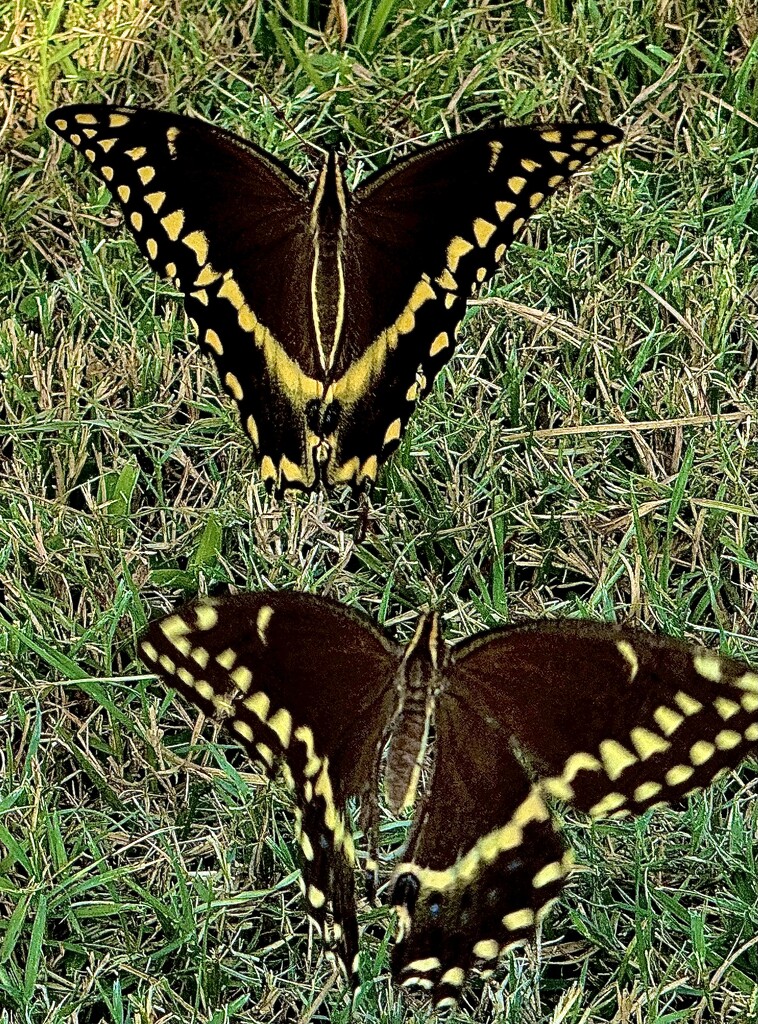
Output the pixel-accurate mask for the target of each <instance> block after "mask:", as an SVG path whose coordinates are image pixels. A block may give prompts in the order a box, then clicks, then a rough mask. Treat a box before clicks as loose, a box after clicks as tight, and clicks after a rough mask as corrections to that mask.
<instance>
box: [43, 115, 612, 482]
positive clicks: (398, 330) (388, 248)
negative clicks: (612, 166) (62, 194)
mask: <svg viewBox="0 0 758 1024" xmlns="http://www.w3.org/2000/svg"><path fill="white" fill-rule="evenodd" d="M47 124H48V126H49V127H50V128H51V129H52V130H54V131H56V132H57V133H58V134H59V135H61V136H62V137H63V138H64V139H65V140H66V141H67V142H69V143H70V144H71V145H73V146H74V147H75V148H76V149H78V150H79V151H80V152H82V153H83V154H84V156H85V157H86V158H87V160H88V161H89V162H90V165H91V167H92V170H93V171H94V172H95V173H96V174H97V175H98V176H99V177H100V178H101V179H102V180H103V181H104V182H105V184H106V185H107V186H108V188H109V189H110V190H111V192H112V193H113V195H114V197H115V198H116V199H117V200H118V201H119V202H120V203H121V206H122V208H123V211H124V217H125V222H126V224H127V226H128V227H129V229H130V230H131V231H132V233H133V234H134V236H135V238H136V239H137V242H138V245H139V246H140V249H141V251H142V252H143V253H144V255H145V256H146V257H147V259H148V260H149V262H150V265H151V266H152V267H153V269H155V270H156V271H157V272H158V273H160V274H162V275H164V276H166V277H168V278H170V279H172V280H174V281H175V282H176V284H177V286H178V287H179V288H180V289H181V290H182V292H183V293H184V296H185V302H186V307H187V312H188V314H189V316H190V318H191V319H192V320H193V321H194V322H195V324H196V325H197V331H198V335H199V339H200V343H201V346H202V347H203V349H204V351H206V352H208V353H209V354H210V355H211V356H212V357H213V359H214V360H215V362H216V365H217V366H218V370H219V374H220V377H221V380H222V383H223V384H224V387H225V388H226V389H227V391H228V392H229V393H230V394H231V395H232V397H233V398H234V400H235V401H236V402H237V404H238V406H239V410H240V416H241V419H242V425H243V428H244V429H245V431H246V433H247V434H248V436H249V437H250V439H251V441H252V442H253V445H254V446H255V449H256V452H257V455H258V458H259V460H260V465H261V474H262V476H263V478H264V480H265V482H266V484H267V486H269V487H270V488H272V489H274V491H275V492H276V493H281V492H282V491H283V490H284V489H286V488H290V487H293V488H301V489H304V490H312V489H314V488H315V487H318V486H319V485H320V484H323V485H324V486H326V487H327V488H329V487H335V486H339V485H350V486H352V487H353V488H366V487H368V486H370V485H371V483H372V482H373V481H374V480H375V478H376V475H377V471H378V467H379V465H380V464H381V463H382V462H383V461H384V460H385V459H386V458H387V457H388V456H389V455H390V454H391V452H392V451H393V450H394V449H395V448H396V447H397V445H398V443H399V441H400V439H401V437H402V434H403V432H404V430H405V427H406V424H407V422H408V419H409V417H410V415H411V413H412V411H413V409H414V408H415V404H416V402H417V401H418V399H419V398H421V397H423V396H424V395H425V394H426V393H427V392H428V390H429V388H430V387H431V384H432V381H433V380H434V377H435V376H436V375H437V373H438V372H439V371H440V369H441V367H442V366H443V365H444V364H445V362H447V360H448V359H449V358H450V356H451V355H452V353H453V350H454V344H455V332H456V329H457V326H458V324H459V322H460V320H461V318H462V316H463V313H464V312H465V308H466V300H467V299H468V298H469V296H470V295H471V294H472V292H473V291H475V290H476V288H477V287H478V286H479V285H480V284H482V283H483V282H484V281H486V280H487V278H488V277H489V276H490V275H491V274H492V273H493V271H494V270H495V268H496V267H497V265H498V263H499V261H500V259H501V258H502V255H503V253H504V252H505V249H506V247H507V245H508V244H509V243H510V241H511V240H512V239H513V238H514V237H515V236H516V234H517V233H518V231H519V230H520V228H521V227H522V225H523V224H524V222H525V221H526V219H527V218H528V217H530V216H531V214H532V213H533V212H534V211H535V210H536V209H537V208H538V207H539V206H540V204H541V203H542V202H543V200H544V199H545V198H546V197H548V196H549V195H550V194H552V192H554V191H555V190H556V189H557V188H558V187H559V186H560V185H561V184H562V183H563V182H564V181H566V180H568V178H569V177H570V176H571V175H572V174H573V173H575V172H576V171H577V170H578V169H579V168H581V167H582V166H584V165H585V164H587V163H588V162H589V160H591V159H592V157H593V156H594V155H595V154H596V153H598V152H600V151H601V150H603V149H606V148H607V147H608V146H610V145H613V144H614V143H616V142H618V141H619V140H620V138H621V132H620V131H619V130H618V129H616V128H613V127H612V126H610V125H606V124H587V125H581V124H579V125H573V124H567V125H554V126H551V127H547V128H502V129H499V128H495V129H484V130H482V131H479V132H472V133H471V134H469V135H464V136H461V137H459V138H455V139H452V140H449V141H447V142H443V143H440V144H438V145H436V146H431V147H428V148H427V149H422V150H420V151H419V152H418V153H416V154H414V155H412V156H410V157H407V158H405V159H403V160H400V161H398V162H396V163H394V164H391V165H390V166H389V167H388V168H386V169H384V170H383V171H381V172H379V173H378V174H376V175H373V176H372V177H371V178H369V179H368V180H367V181H366V182H364V183H363V184H362V185H361V186H359V187H358V188H357V189H356V191H355V193H353V194H352V195H351V194H350V193H349V191H348V189H347V185H346V183H345V180H344V177H343V172H342V165H341V162H340V160H339V159H338V158H337V157H336V156H335V155H334V154H330V155H329V156H328V157H327V159H326V160H325V162H324V164H323V166H322V168H321V171H320V174H319V176H318V179H317V181H316V183H315V185H314V187H313V189H312V191H310V193H309V190H308V187H307V185H306V183H305V182H304V181H303V180H302V179H301V178H299V177H297V176H296V175H294V174H293V173H292V172H291V171H289V170H288V168H287V167H286V166H285V165H284V164H282V163H281V162H280V161H278V160H276V158H274V157H273V156H271V155H270V154H268V153H266V152H265V151H263V150H262V149H260V148H259V147H257V146H254V145H253V144H252V143H249V142H246V141H245V140H243V139H241V138H239V137H237V136H235V135H232V134H231V133H230V132H226V131H223V130H221V129H219V128H216V127H213V126H212V125H208V124H205V123H203V122H201V121H198V120H195V119H192V118H188V117H181V116H179V115H174V114H168V113H161V112H157V111H149V110H136V109H131V108H125V107H109V106H97V105H82V106H71V107H62V108H60V109H58V110H56V111H53V113H52V114H50V115H49V117H48V118H47Z"/></svg>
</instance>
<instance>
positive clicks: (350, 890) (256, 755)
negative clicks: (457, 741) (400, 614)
mask: <svg viewBox="0 0 758 1024" xmlns="http://www.w3.org/2000/svg"><path fill="white" fill-rule="evenodd" d="M141 651H142V655H143V657H144V658H145V660H146V662H147V664H148V665H149V666H150V667H151V669H153V670H154V671H156V672H157V673H158V674H159V675H160V676H161V677H162V678H163V679H164V680H165V681H166V683H168V684H169V685H170V686H173V687H175V688H176V689H178V690H179V691H180V692H181V693H182V694H183V695H184V696H186V697H188V698H189V699H190V700H191V701H193V703H195V704H197V705H198V706H199V707H200V708H201V710H203V711H204V712H205V713H206V714H208V715H212V716H214V717H216V718H217V719H219V720H221V721H223V722H224V723H225V724H226V726H227V727H228V728H229V729H230V730H231V732H232V734H233V735H234V736H235V738H236V739H237V740H238V741H239V742H240V743H241V744H242V745H243V746H244V747H245V748H246V750H247V751H248V752H249V754H250V756H251V757H252V758H253V759H254V760H256V761H257V762H258V763H259V764H260V765H261V766H262V767H263V769H264V770H265V771H266V772H270V771H272V770H273V769H274V768H275V767H276V766H277V765H278V764H281V765H282V770H283V772H284V775H285V779H287V781H288V784H289V785H290V786H291V788H292V789H293V791H294V794H295V800H296V813H297V815H298V818H299V842H300V849H301V854H302V856H301V865H302V877H303V888H304V894H305V897H306V901H307V906H308V912H309V914H310V916H311V917H312V918H313V920H314V921H315V922H316V924H317V925H318V927H319V929H320V930H321V931H322V933H323V934H324V936H325V938H326V939H327V940H329V939H332V938H333V939H334V944H335V946H336V948H337V950H338V952H339V954H340V957H341V959H342V961H343V963H344V964H345V966H346V969H347V970H348V972H350V974H351V976H352V977H353V979H355V977H356V969H357V961H356V956H357V952H358V931H357V923H356V911H355V896H354V868H355V850H354V847H353V838H352V834H351V831H350V828H349V824H348V820H347V817H346V809H345V802H346V800H347V798H348V797H349V796H360V795H361V794H362V793H364V792H365V791H366V790H370V791H375V789H376V785H377V780H376V777H375V770H376V765H377V758H378V751H379V749H380V747H381V745H382V742H383V738H384V736H385V734H386V732H387V729H388V726H389V722H390V720H391V718H392V715H393V714H394V710H395V703H396V694H395V691H394V687H393V685H392V684H393V679H394V675H395V673H396V671H397V667H398V664H399V660H400V653H401V652H400V651H399V649H398V648H397V647H396V646H395V645H394V644H393V643H392V642H391V641H390V640H388V639H387V637H386V636H385V635H384V633H383V632H382V631H381V630H379V629H378V628H377V627H376V626H374V625H373V624H372V623H371V622H370V620H367V619H366V618H365V617H364V616H362V615H360V614H358V613H356V612H353V611H351V610H350V609H348V608H346V607H344V606H342V605H338V604H335V603H333V602H331V601H327V600H325V599H320V598H316V597H313V596H311V595H307V594H285V593H282V594H248V595H240V596H238V597H233V598H224V599H213V598H206V599H201V600H198V601H195V602H192V603H190V604H188V605H186V606H185V607H184V608H181V609H179V610H178V611H177V612H175V613H173V614H172V615H169V616H167V617H165V618H163V619H159V620H157V621H156V622H153V623H152V624H151V625H150V627H149V628H148V630H147V632H146V633H145V636H144V637H143V639H142V641H141ZM330 911H331V914H332V917H333V922H334V924H333V931H332V932H331V934H327V923H328V921H327V915H328V914H329V912H330Z"/></svg>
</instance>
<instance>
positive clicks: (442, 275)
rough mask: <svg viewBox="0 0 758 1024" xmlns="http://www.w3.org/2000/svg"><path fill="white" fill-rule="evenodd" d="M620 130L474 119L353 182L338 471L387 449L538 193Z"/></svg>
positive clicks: (339, 364)
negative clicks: (473, 126) (464, 131)
mask: <svg viewBox="0 0 758 1024" xmlns="http://www.w3.org/2000/svg"><path fill="white" fill-rule="evenodd" d="M621 138H622V133H621V131H619V129H617V128H614V127H613V126H612V125H608V124H558V125H553V126H550V127H545V128H531V127H512V128H492V129H484V130H482V131H478V132H472V133H470V134H468V135H463V136H460V137H458V138H454V139H451V140H448V141H446V142H442V143H439V144H438V145H436V146H431V147H429V148H427V149H423V150H421V151H420V152H418V153H416V154H413V155H412V156H409V157H407V158H406V159H404V160H400V161H398V162H397V163H395V164H391V165H390V166H389V167H388V168H387V169H386V170H383V171H381V172H379V173H378V174H376V175H374V176H373V177H372V178H370V179H369V180H368V181H366V182H365V183H364V184H363V185H361V186H360V187H359V188H358V189H356V191H355V193H354V194H353V197H352V203H351V206H350V209H349V213H348V219H347V238H346V244H345V247H344V260H345V272H344V277H345V308H346V310H347V311H348V313H349V315H348V316H346V318H345V327H344V332H343V341H342V343H341V345H340V350H339V353H338V355H337V359H336V362H335V366H334V373H333V377H332V380H333V392H334V398H335V399H336V400H337V401H338V402H339V403H340V405H341V408H342V417H343V420H342V425H341V427H340V431H339V434H338V445H337V449H338V450H337V458H336V460H335V462H336V465H337V467H343V469H342V470H339V469H338V470H337V472H344V467H345V466H350V465H358V464H360V465H361V466H362V467H365V465H366V463H367V461H368V460H370V459H373V461H372V462H371V463H370V466H371V470H372V471H374V472H375V468H376V465H377V463H378V462H381V461H382V460H383V459H385V458H387V456H388V455H389V454H390V453H391V452H392V450H393V449H394V448H395V447H396V445H397V444H398V443H399V440H400V437H401V436H402V433H403V431H404V429H405V425H406V423H407V421H408V418H409V417H410V415H411V413H412V411H413V409H414V407H415V403H416V401H417V400H418V399H419V398H420V397H422V396H423V395H425V394H426V393H427V392H428V391H429V389H430V387H431V385H432V381H433V380H434V378H435V377H436V375H437V374H438V373H439V371H440V369H441V368H442V366H443V365H444V364H445V363H446V362H447V360H448V359H449V358H450V356H451V355H452V353H453V349H454V345H455V332H456V329H457V326H458V324H459V322H460V320H461V318H462V317H463V314H464V312H465V309H466V300H467V299H468V298H469V297H470V295H471V294H472V292H473V291H475V290H476V288H477V287H478V286H479V285H480V284H482V283H483V282H484V281H486V280H487V279H488V278H489V277H490V276H491V275H492V274H493V273H494V271H495V269H496V268H497V266H498V264H499V262H500V260H501V259H502V257H503V254H504V252H505V250H506V247H507V246H508V245H509V244H510V243H511V242H512V241H513V239H514V237H515V236H516V235H517V234H518V232H519V230H520V229H521V227H522V226H523V224H524V222H525V221H526V220H527V219H528V218H529V217H530V216H531V215H532V213H534V211H535V210H537V209H538V208H539V206H540V205H541V204H542V203H543V202H544V200H545V199H546V198H548V197H549V196H550V195H552V193H554V192H555V191H556V189H558V188H560V186H561V185H562V184H563V183H564V182H566V181H567V180H568V179H569V178H570V177H571V176H572V175H573V174H574V173H575V172H576V171H578V170H579V169H580V168H581V167H583V166H585V165H586V164H587V163H588V162H589V161H590V160H591V159H592V158H593V157H594V156H595V155H596V154H597V153H599V152H601V151H602V150H604V149H607V148H608V147H609V146H611V145H613V144H615V143H617V142H619V140H620V139H621ZM363 471H365V470H362V472H363Z"/></svg>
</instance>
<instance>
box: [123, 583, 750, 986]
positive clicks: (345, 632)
mask: <svg viewBox="0 0 758 1024" xmlns="http://www.w3.org/2000/svg"><path fill="white" fill-rule="evenodd" d="M141 649H142V653H143V656H144V658H145V659H146V661H147V663H148V664H149V665H150V667H151V668H152V669H154V670H155V671H156V672H158V673H159V674H160V675H161V676H162V677H163V679H165V680H166V681H167V682H168V683H169V685H170V686H174V687H176V688H177V689H178V690H180V691H181V692H182V693H183V694H184V695H185V696H186V697H189V698H190V699H191V700H192V701H194V702H195V703H196V704H197V705H198V706H199V707H200V708H201V709H202V710H203V711H204V712H206V713H207V714H211V715H215V716H217V717H218V718H221V719H222V720H224V721H225V722H226V724H227V725H228V726H229V728H230V729H231V730H232V731H233V732H234V734H235V736H236V737H237V739H238V740H239V741H240V742H241V743H242V744H243V745H244V746H245V748H246V749H247V751H248V752H249V754H250V755H251V757H253V758H255V759H256V761H258V762H259V763H260V764H261V765H262V767H263V768H264V770H265V771H267V772H269V771H271V770H272V769H273V768H274V767H275V766H276V764H277V763H278V762H280V763H282V766H283V771H284V777H285V779H286V781H287V782H288V784H289V785H290V786H291V788H292V789H293V790H294V793H295V801H296V814H297V816H298V820H299V825H300V848H301V850H302V874H303V888H304V891H305V894H306V898H307V901H308V912H309V913H310V915H311V916H312V917H313V918H314V919H315V920H316V922H317V923H318V925H319V927H320V928H321V929H322V930H323V931H324V932H325V933H326V932H327V914H328V913H329V912H331V916H332V921H333V925H332V928H331V932H330V935H329V937H330V938H331V937H333V939H334V942H335V944H336V947H337V950H338V952H339V955H340V957H341V959H342V960H343V962H344V963H345V965H346V966H347V968H348V970H349V971H351V973H352V974H353V979H354V983H356V982H357V970H356V969H357V960H356V957H357V952H358V928H357V922H356V905H355V893H354V864H355V850H354V847H353V837H352V830H351V828H350V823H349V817H348V814H347V807H346V805H347V801H348V799H349V798H350V797H356V796H357V797H360V798H361V825H362V829H363V833H364V835H365V837H366V843H367V845H368V848H369V849H368V852H369V861H368V864H367V866H368V867H369V869H370V870H371V871H372V872H373V870H375V852H374V851H375V847H376V832H377V825H378V810H377V808H378V794H379V776H380V768H381V766H382V757H383V752H384V749H385V744H387V742H388V750H387V754H386V766H385V769H384V780H385V786H386V792H387V798H388V803H389V805H390V808H391V809H393V810H398V809H399V808H402V807H406V806H409V805H410V804H411V803H413V799H414V796H415V793H416V788H417V785H418V782H419V775H420V771H421V765H422V764H423V762H424V760H425V751H426V748H427V742H426V740H427V737H428V735H429V732H430V729H431V726H432V722H433V724H434V736H435V742H434V744H433V747H434V753H433V758H432V759H431V760H432V763H433V770H432V772H431V774H430V781H429V783H428V786H427V787H426V793H425V795H424V799H423V801H422V804H421V807H420V809H419V810H418V811H417V812H416V815H415V818H414V825H413V828H412V830H411V833H410V836H409V838H408V842H407V845H406V848H405V851H404V859H403V863H402V864H400V865H399V866H398V867H397V868H396V870H395V877H394V884H393V889H392V903H393V904H394V905H395V908H396V910H397V914H398V921H399V926H400V927H399V931H398V935H397V938H396V945H395V948H394V951H393V956H392V971H393V975H394V977H395V978H396V979H397V980H398V981H399V982H400V984H402V985H406V986H412V985H417V986H420V987H421V988H424V989H428V990H430V991H431V992H432V995H433V998H434V1000H435V1002H436V1003H437V1005H438V1006H440V1005H442V1006H445V1005H449V1004H451V1003H454V1002H455V1001H456V999H457V997H458V995H459V993H460V991H461V987H462V985H463V983H464V981H465V979H466V977H467V975H468V973H469V972H470V971H471V970H472V968H478V969H480V970H484V971H489V970H491V969H492V968H493V967H494V966H495V964H496V962H497V958H498V956H499V955H500V954H501V953H502V952H503V951H504V950H506V949H509V948H510V947H511V946H513V945H514V944H516V943H519V942H523V941H524V940H525V939H529V938H531V937H532V936H533V935H534V931H535V927H536V925H537V924H538V922H539V921H540V920H541V918H542V917H543V915H544V914H545V912H546V910H547V908H548V906H549V905H550V903H551V902H552V901H553V900H554V899H555V898H556V896H557V895H558V894H559V892H560V890H561V888H562V886H563V884H564V881H565V878H566V875H567V874H568V872H569V870H570V867H571V855H570V852H569V851H567V850H566V849H565V847H564V844H563V842H562V840H561V837H560V834H559V832H558V830H557V828H556V826H555V825H554V824H553V818H552V815H551V813H550V805H551V804H552V802H553V801H554V800H555V799H556V798H557V799H559V800H563V801H566V802H568V803H570V804H572V805H573V806H574V807H575V808H577V809H578V810H580V811H584V812H586V813H588V814H590V815H591V816H593V817H607V816H609V815H619V814H630V813H631V814H640V813H642V812H643V811H645V810H647V809H648V808H650V807H652V806H654V805H656V804H658V803H661V802H666V801H675V800H679V799H681V797H682V796H683V795H686V794H687V793H688V792H690V791H691V790H692V789H694V788H697V787H698V786H705V785H707V784H708V783H709V782H710V781H711V780H712V779H713V777H714V776H715V775H716V774H717V772H719V771H720V770H722V769H724V768H725V767H728V766H731V765H735V764H737V762H738V761H739V760H740V759H741V758H743V757H744V756H745V755H746V754H748V753H749V752H750V751H752V750H755V749H756V745H757V744H758V673H756V672H755V671H754V670H751V669H750V668H749V667H748V666H747V665H743V664H741V663H740V662H738V661H735V660H733V659H731V658H721V657H719V656H718V655H717V654H715V653H713V652H711V651H706V650H702V649H700V648H695V647H689V646H688V645H686V644H683V643H681V642H678V641H676V640H672V639H670V638H668V637H657V636H653V635H651V634H650V633H644V632H642V631H640V630H634V629H626V628H620V627H617V626H613V625H608V624H606V623H595V622H580V621H575V620H564V621H557V622H550V621H544V622H533V623H528V624H525V625H521V626H511V627H507V628H504V629H496V630H493V631H491V632H489V633H483V634H480V635H479V636H476V637H473V638H472V639H471V640H468V641H465V642H464V643H461V644H457V645H455V646H454V647H452V648H449V647H447V646H446V644H445V643H444V641H443V639H442V635H441V631H440V625H439V621H438V618H437V616H436V615H425V616H422V618H421V620H420V622H419V625H418V628H417V629H416V634H415V636H414V637H413V640H412V641H411V643H410V644H409V645H408V646H407V647H406V648H405V649H403V648H402V647H401V646H399V645H398V644H396V643H395V642H394V641H393V640H392V639H391V638H390V637H389V636H388V635H387V634H386V633H385V632H384V631H383V630H382V629H380V628H379V627H378V626H376V625H375V624H374V623H373V622H372V621H371V620H370V619H368V618H366V617H365V616H363V615H360V614H359V613H357V612H355V611H353V610H352V609H350V608H347V607H345V606H344V605H340V604H337V603H335V602H332V601H327V600H324V599H323V598H318V597H314V596H312V595H309V594H290V593H280V594H245V595H240V596H238V597H233V598H224V599H213V598H209V599H205V600H200V601H194V602H192V603H191V604H189V605H186V606H185V607H184V608H180V609H179V610H178V611H177V612H175V613H174V614H173V615H169V616H167V617H166V618H163V619H160V620H158V621H157V622H154V623H152V625H151V626H150V627H149V628H148V631H147V633H146V634H145V636H144V638H143V640H142V643H141Z"/></svg>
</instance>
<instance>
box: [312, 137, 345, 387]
mask: <svg viewBox="0 0 758 1024" xmlns="http://www.w3.org/2000/svg"><path fill="white" fill-rule="evenodd" d="M347 195H348V193H347V189H346V188H345V182H344V178H343V174H342V167H341V165H340V161H339V158H338V156H337V154H336V153H335V152H334V151H331V152H330V153H329V154H328V156H327V158H326V160H325V161H324V164H323V166H322V168H321V173H320V174H319V176H318V181H317V182H316V185H315V188H314V190H313V194H312V196H311V202H312V206H311V216H310V230H311V240H312V243H313V268H312V272H311V300H312V305H311V309H312V316H313V330H314V335H315V338H316V346H317V349H318V357H319V362H320V363H321V369H322V371H323V373H324V376H325V377H328V376H329V373H330V371H331V369H332V366H333V365H334V360H335V358H336V354H337V349H338V346H339V343H340V338H341V335H342V329H343V326H344V320H345V273H344V265H343V250H344V243H345V232H346V224H347Z"/></svg>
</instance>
